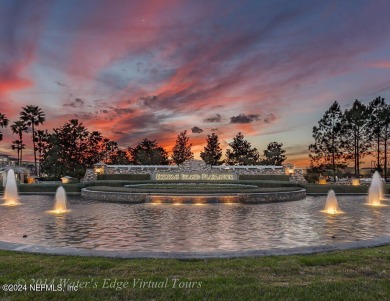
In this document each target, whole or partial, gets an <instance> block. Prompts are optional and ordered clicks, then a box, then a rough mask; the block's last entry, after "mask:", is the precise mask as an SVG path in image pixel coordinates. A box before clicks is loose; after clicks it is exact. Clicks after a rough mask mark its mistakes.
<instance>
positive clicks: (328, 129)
mask: <svg viewBox="0 0 390 301" xmlns="http://www.w3.org/2000/svg"><path fill="white" fill-rule="evenodd" d="M342 121H343V113H342V112H341V110H340V105H339V104H338V102H337V101H335V102H334V103H333V104H332V105H331V107H330V108H329V109H328V110H327V111H326V112H325V114H324V116H323V117H322V118H321V119H320V121H318V127H317V126H314V127H313V138H314V143H313V144H311V145H310V146H309V150H310V151H311V152H312V153H313V154H310V158H311V160H312V162H317V163H321V164H329V165H330V166H331V169H332V171H333V179H334V181H336V167H337V165H338V164H339V163H344V162H343V141H342V136H341V134H342V131H343V126H342Z"/></svg>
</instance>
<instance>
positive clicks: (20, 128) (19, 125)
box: [11, 120, 28, 166]
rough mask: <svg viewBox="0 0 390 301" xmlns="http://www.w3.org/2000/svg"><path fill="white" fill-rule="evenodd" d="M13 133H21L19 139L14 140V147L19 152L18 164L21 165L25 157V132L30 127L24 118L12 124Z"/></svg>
mask: <svg viewBox="0 0 390 301" xmlns="http://www.w3.org/2000/svg"><path fill="white" fill-rule="evenodd" d="M11 130H12V133H14V134H18V135H19V140H15V141H12V143H13V145H12V149H16V150H17V152H18V165H19V166H20V165H21V163H22V158H23V149H24V148H25V146H26V145H25V144H23V132H25V133H27V130H28V127H27V125H26V123H25V122H24V121H23V120H18V121H14V123H13V124H12V125H11Z"/></svg>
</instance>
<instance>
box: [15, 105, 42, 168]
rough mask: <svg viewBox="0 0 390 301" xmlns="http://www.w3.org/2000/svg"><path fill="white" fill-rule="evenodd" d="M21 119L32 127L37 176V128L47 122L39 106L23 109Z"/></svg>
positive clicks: (29, 106)
mask: <svg viewBox="0 0 390 301" xmlns="http://www.w3.org/2000/svg"><path fill="white" fill-rule="evenodd" d="M20 119H21V120H23V121H25V122H26V124H27V125H28V126H29V127H31V130H32V140H33V148H34V165H35V174H37V170H38V169H37V149H36V147H35V141H36V139H35V126H37V125H39V124H43V122H44V121H45V113H44V112H43V111H42V109H41V108H40V107H38V106H34V105H28V106H25V107H23V108H22V112H20Z"/></svg>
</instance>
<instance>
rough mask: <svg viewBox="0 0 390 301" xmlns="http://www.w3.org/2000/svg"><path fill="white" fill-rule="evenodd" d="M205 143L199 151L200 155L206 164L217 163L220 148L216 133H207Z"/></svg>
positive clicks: (220, 152) (220, 151)
mask: <svg viewBox="0 0 390 301" xmlns="http://www.w3.org/2000/svg"><path fill="white" fill-rule="evenodd" d="M206 141H207V145H206V146H205V147H204V151H203V152H201V153H200V157H201V158H202V160H203V161H205V162H206V164H210V165H217V164H218V161H219V159H221V157H222V149H221V147H220V146H219V140H218V135H216V134H215V133H212V134H211V135H207V138H206Z"/></svg>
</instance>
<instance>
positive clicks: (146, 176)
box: [97, 174, 150, 181]
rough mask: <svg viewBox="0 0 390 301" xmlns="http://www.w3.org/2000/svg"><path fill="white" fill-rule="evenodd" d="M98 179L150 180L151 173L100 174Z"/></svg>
mask: <svg viewBox="0 0 390 301" xmlns="http://www.w3.org/2000/svg"><path fill="white" fill-rule="evenodd" d="M97 179H98V180H103V181H104V180H111V181H113V180H116V181H121V180H122V181H126V180H127V181H134V180H139V181H142V180H150V175H149V174H113V175H107V174H104V175H98V176H97Z"/></svg>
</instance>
